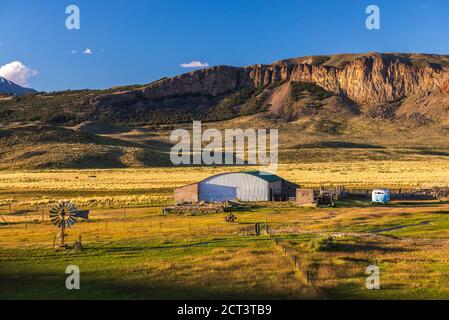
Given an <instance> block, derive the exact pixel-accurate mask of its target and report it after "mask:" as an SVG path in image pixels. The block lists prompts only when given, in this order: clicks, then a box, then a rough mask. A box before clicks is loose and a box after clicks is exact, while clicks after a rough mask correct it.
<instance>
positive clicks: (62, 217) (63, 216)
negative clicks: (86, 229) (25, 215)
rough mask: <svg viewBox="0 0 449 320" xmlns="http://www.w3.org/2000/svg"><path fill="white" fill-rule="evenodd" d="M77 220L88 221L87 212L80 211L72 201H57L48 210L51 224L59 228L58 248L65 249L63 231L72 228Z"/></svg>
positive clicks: (64, 234)
mask: <svg viewBox="0 0 449 320" xmlns="http://www.w3.org/2000/svg"><path fill="white" fill-rule="evenodd" d="M78 218H82V219H89V211H80V210H78V209H77V208H76V205H75V204H74V203H73V202H72V201H59V202H57V203H55V204H54V205H53V206H52V207H51V208H50V220H51V223H52V224H54V225H55V226H57V227H58V228H61V231H60V233H59V240H60V241H61V243H60V245H59V246H60V247H61V248H65V247H66V245H67V244H66V239H67V234H66V232H65V230H66V229H67V228H70V227H71V226H73V225H74V224H75V223H76V222H77V221H78Z"/></svg>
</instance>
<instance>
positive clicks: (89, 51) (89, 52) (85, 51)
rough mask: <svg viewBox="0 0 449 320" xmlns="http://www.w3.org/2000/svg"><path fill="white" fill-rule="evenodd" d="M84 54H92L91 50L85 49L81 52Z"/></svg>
mask: <svg viewBox="0 0 449 320" xmlns="http://www.w3.org/2000/svg"><path fill="white" fill-rule="evenodd" d="M83 53H84V54H92V53H93V52H92V50H91V49H89V48H87V49H86V50H84V51H83Z"/></svg>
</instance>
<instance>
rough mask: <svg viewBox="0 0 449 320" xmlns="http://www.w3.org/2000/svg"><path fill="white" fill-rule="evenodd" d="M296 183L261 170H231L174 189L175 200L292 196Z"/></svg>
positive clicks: (282, 198) (256, 198)
mask: <svg viewBox="0 0 449 320" xmlns="http://www.w3.org/2000/svg"><path fill="white" fill-rule="evenodd" d="M297 188H298V185H296V184H294V183H292V182H289V181H286V180H284V179H282V178H281V177H279V176H277V175H274V174H271V173H266V172H262V171H244V172H230V173H222V174H217V175H214V176H211V177H209V178H207V179H204V180H202V181H200V182H198V183H195V184H191V185H188V186H184V187H181V188H179V189H176V190H175V203H177V204H180V203H197V202H201V201H206V202H226V201H229V200H240V201H247V202H263V201H272V200H285V199H287V198H288V197H291V196H295V192H296V189H297Z"/></svg>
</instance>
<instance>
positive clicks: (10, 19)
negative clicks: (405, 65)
mask: <svg viewBox="0 0 449 320" xmlns="http://www.w3.org/2000/svg"><path fill="white" fill-rule="evenodd" d="M69 5H76V6H78V7H79V9H80V29H79V30H68V29H67V28H66V19H67V17H68V16H69V14H66V8H67V6H69ZM369 5H377V6H378V8H379V9H380V30H368V29H367V28H366V26H365V20H366V19H367V18H368V16H369V14H366V12H365V10H366V8H367V7H368V6H369ZM448 30H449V1H447V0H370V1H366V0H233V1H230V0H127V1H122V0H95V1H92V0H71V1H65V0H41V1H36V0H14V1H6V0H0V75H1V76H4V77H5V78H7V77H10V78H13V79H10V80H12V81H14V80H16V82H18V83H19V84H21V85H25V86H28V87H32V88H34V89H37V90H42V91H56V90H65V89H83V88H91V89H101V88H109V87H112V86H118V85H131V84H145V83H149V82H152V81H154V80H158V79H160V78H162V77H168V76H174V75H177V74H181V73H184V72H189V71H192V70H195V69H197V68H202V67H206V66H207V65H209V66H214V65H233V66H246V65H251V64H259V63H271V62H274V61H277V60H280V59H285V58H291V57H299V56H308V55H322V54H334V53H360V52H370V51H378V52H419V53H437V54H449V32H448Z"/></svg>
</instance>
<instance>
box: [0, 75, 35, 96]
mask: <svg viewBox="0 0 449 320" xmlns="http://www.w3.org/2000/svg"><path fill="white" fill-rule="evenodd" d="M1 93H4V94H13V95H22V94H30V93H37V91H36V90H34V89H30V88H25V87H22V86H19V85H18V84H15V83H14V82H12V81H10V80H8V79H6V78H4V77H1V76H0V94H1Z"/></svg>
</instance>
